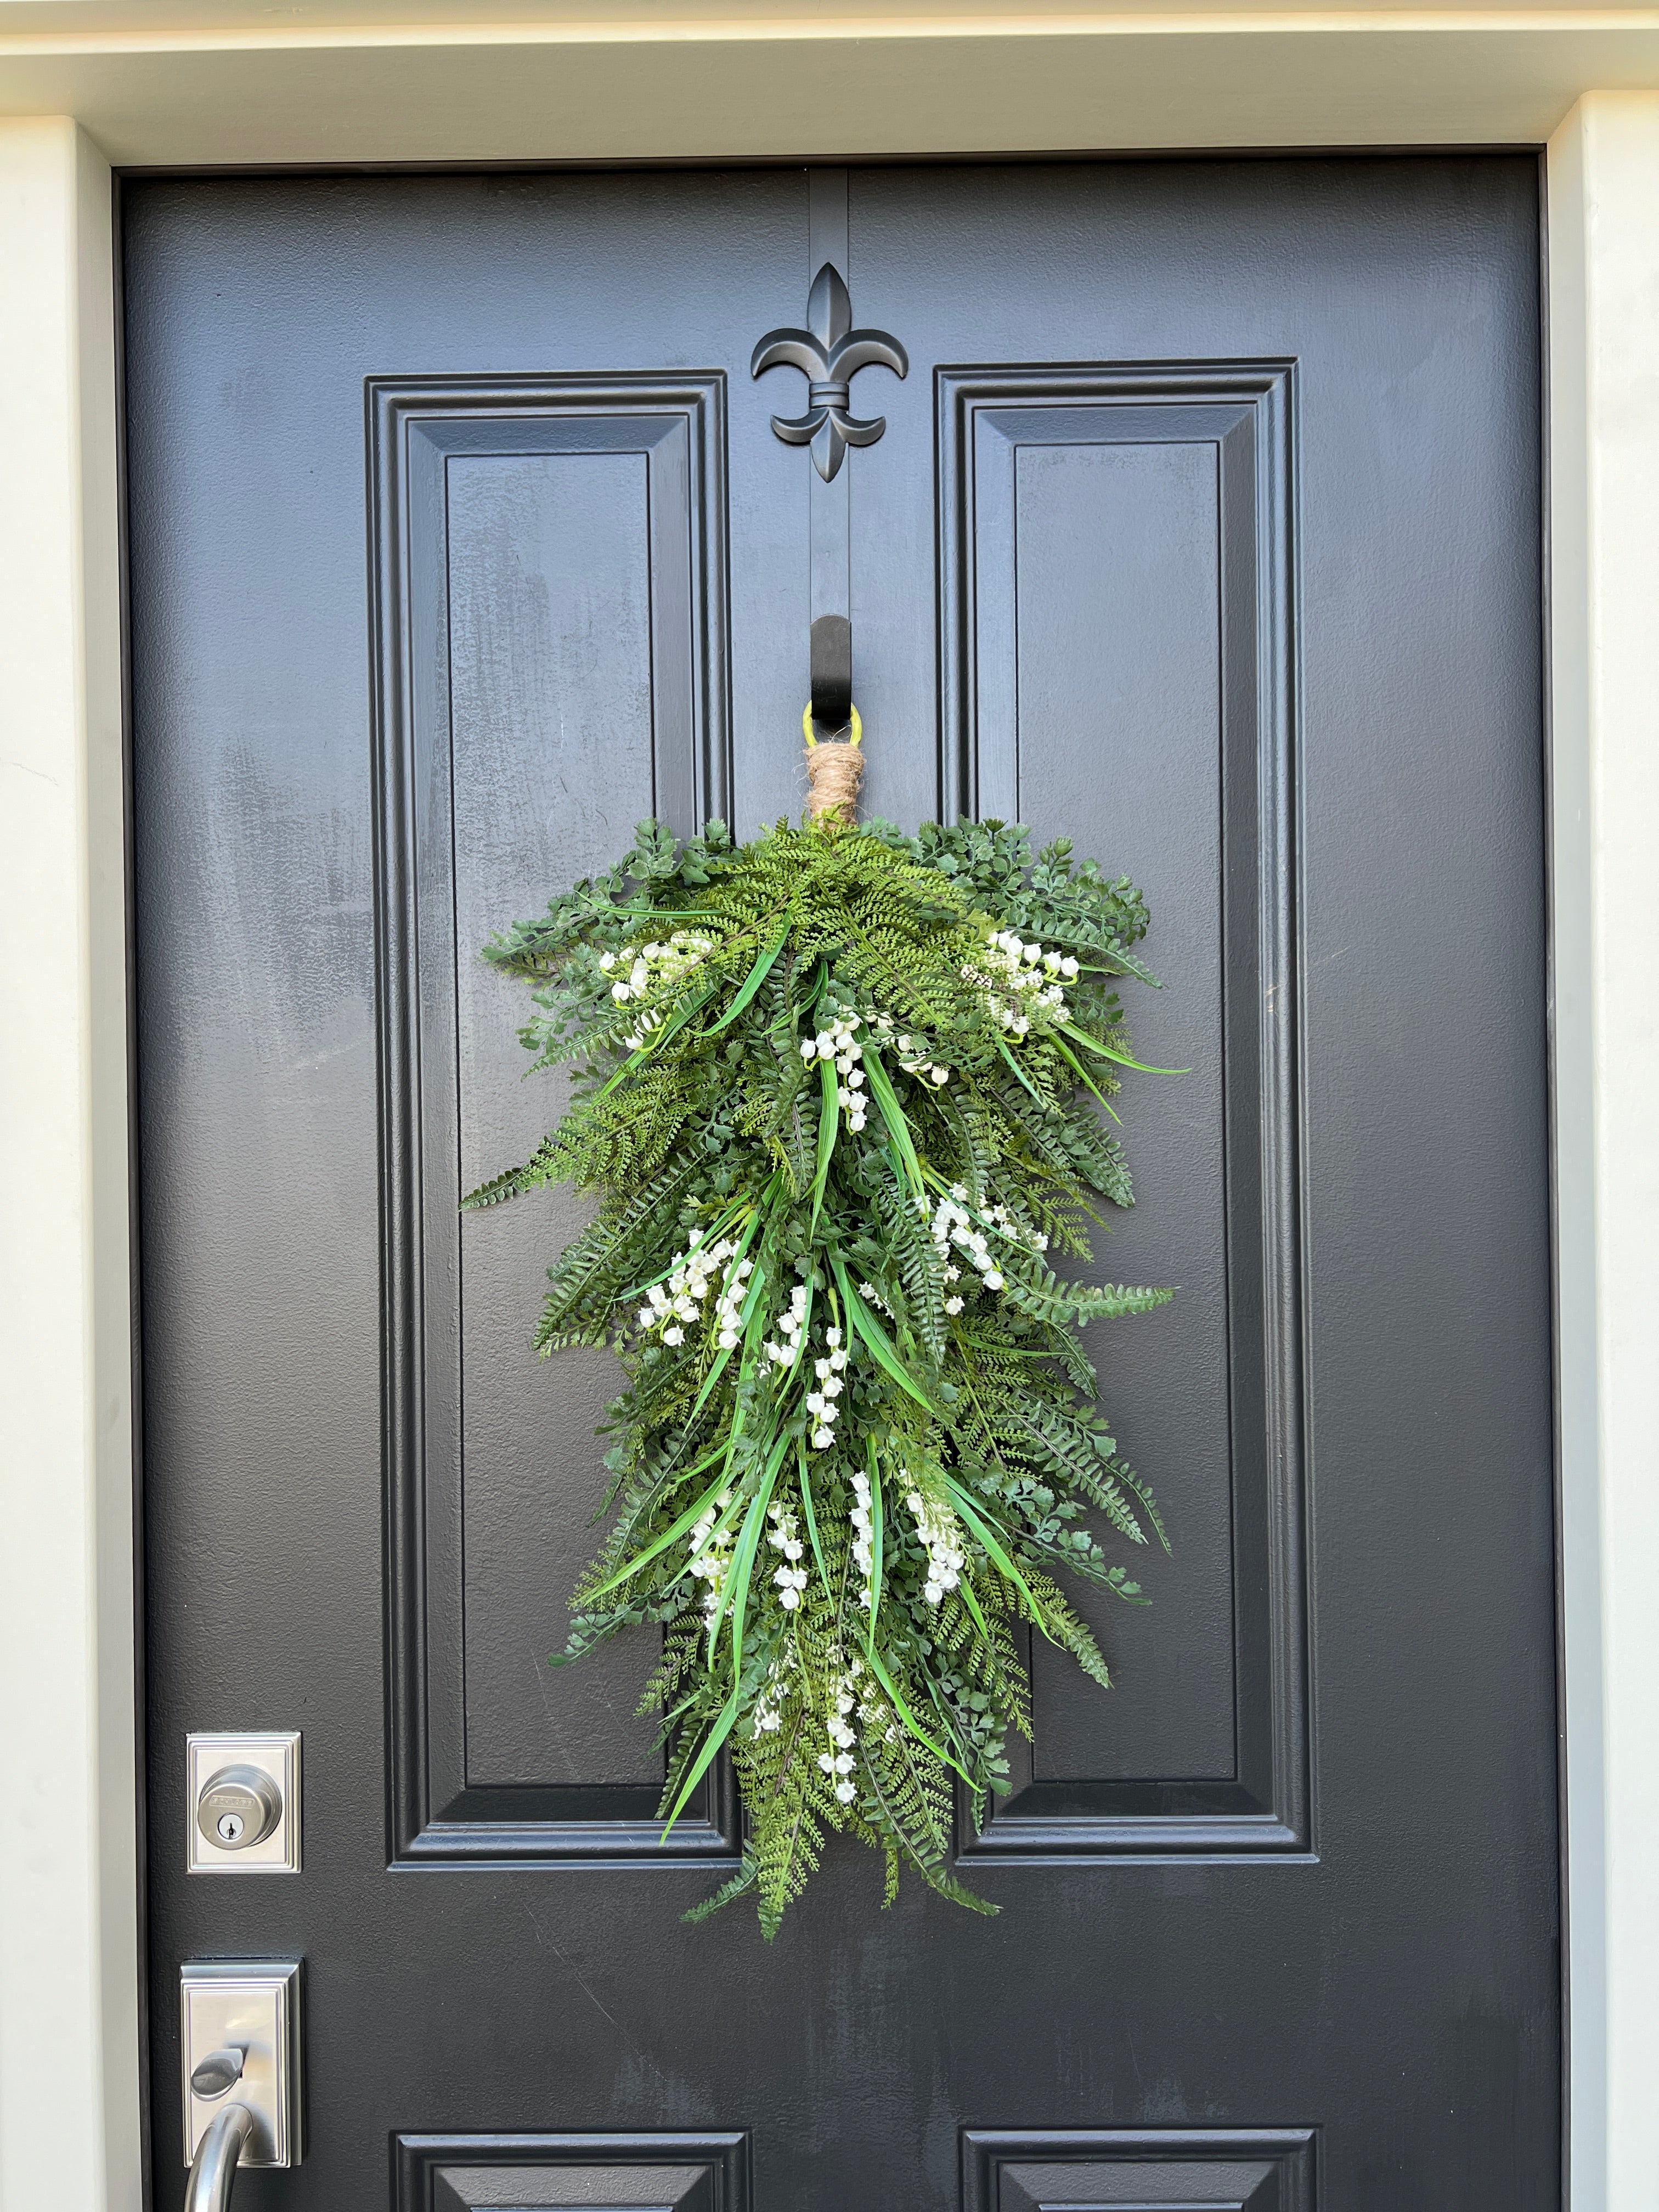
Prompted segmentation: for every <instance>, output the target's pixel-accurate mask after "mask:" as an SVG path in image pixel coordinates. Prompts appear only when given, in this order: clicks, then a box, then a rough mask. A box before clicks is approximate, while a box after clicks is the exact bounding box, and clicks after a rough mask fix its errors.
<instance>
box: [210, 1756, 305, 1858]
mask: <svg viewBox="0 0 1659 2212" xmlns="http://www.w3.org/2000/svg"><path fill="white" fill-rule="evenodd" d="M282 1817H283V1796H282V1792H281V1790H278V1789H277V1787H276V1783H275V1782H274V1781H272V1779H271V1778H270V1775H268V1774H262V1773H261V1772H260V1771H259V1769H258V1767H257V1766H222V1767H221V1768H220V1769H219V1771H218V1772H217V1773H216V1774H211V1775H210V1776H209V1777H208V1779H207V1781H206V1783H205V1784H204V1786H203V1790H202V1794H201V1796H200V1797H199V1798H198V1799H197V1802H196V1825H197V1827H198V1828H199V1829H200V1830H201V1832H202V1833H203V1835H204V1837H205V1838H206V1839H207V1841H208V1842H209V1843H210V1844H216V1846H217V1847H218V1849H219V1850H222V1851H245V1850H250V1849H251V1848H252V1845H253V1844H262V1843H264V1839H265V1838H266V1837H267V1836H268V1835H270V1833H271V1832H272V1831H273V1830H274V1829H275V1827H276V1823H277V1822H278V1820H281V1819H282Z"/></svg>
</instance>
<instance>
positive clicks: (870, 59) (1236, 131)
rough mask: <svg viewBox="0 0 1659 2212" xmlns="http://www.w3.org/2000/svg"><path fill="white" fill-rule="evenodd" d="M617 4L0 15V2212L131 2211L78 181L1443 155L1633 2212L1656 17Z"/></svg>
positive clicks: (1658, 2024) (112, 532)
mask: <svg viewBox="0 0 1659 2212" xmlns="http://www.w3.org/2000/svg"><path fill="white" fill-rule="evenodd" d="M626 4H627V0H613V4H612V5H611V7H610V8H609V9H607V7H606V6H605V0H592V4H587V5H582V4H581V0H568V5H567V6H566V7H565V8H564V9H562V8H561V5H560V0H495V4H493V5H491V6H490V8H489V20H488V21H471V20H468V19H467V0H299V4H297V5H295V6H292V7H290V8H288V9H284V10H283V13H282V15H281V16H280V17H278V16H277V15H276V11H274V10H264V9H260V8H259V7H258V6H257V5H256V4H255V0H0V737H3V742H0V2212H24V2208H25V2207H32V2206H33V2205H36V2204H51V2205H52V2206H53V2207H55V2208H62V2212H137V2207H138V2206H139V2205H140V2203H141V2202H142V2200H143V2187H144V2184H143V2172H142V2166H141V2156H140V2143H141V2121H140V2090H139V2050H140V2027H139V2022H140V2008H141V1989H140V1980H139V1884H138V1879H137V1864H138V1853H139V1847H140V1838H139V1832H138V1814H137V1803H138V1800H137V1741H136V1730H135V1723H134V1710H135V1701H136V1689H137V1684H136V1671H135V1660H134V1652H135V1606H134V1577H133V1559H134V1518H133V1489H132V1464H133V1462H132V1450H131V1431H132V1416H133V1397H132V1389H131V1341H132V1338H131V1324H132V1299H131V1261H130V1238H129V1231H128V1194H127V1139H128V1075H127V1006H126V993H125V896H126V892H125V832H124V800H123V766H122V691H121V636H120V611H119V590H118V580H119V558H120V555H119V518H118V501H117V479H116V470H115V366H114V365H115V343H114V338H115V326H114V303H115V285H114V279H115V271H114V268H113V264H112V250H111V164H112V162H114V163H118V164H168V165H174V164H176V165H192V164H222V163H237V164H262V165H263V164H280V163H292V162H342V163H349V162H357V161H389V162H421V161H486V160H495V161H534V160H549V159H585V160H605V159H611V160H629V159H636V158H640V157H642V156H647V155H649V156H654V157H673V158H705V157H707V158H718V157H721V156H724V157H726V158H732V157H741V156H744V155H751V156H752V155H794V156H801V157H810V156H813V155H817V156H832V155H847V156H856V155H859V154H860V153H869V154H885V153H890V154H927V153H946V152H964V153H973V152H986V153H990V152H1011V151H1039V152H1040V151H1051V150H1078V149H1088V150H1112V149H1125V150H1133V149H1147V148H1151V147H1168V146H1181V147H1188V148H1200V147H1240V146H1276V147H1284V148H1295V147H1298V146H1302V147H1328V146H1334V145H1390V146H1409V145H1424V146H1429V145H1445V144H1472V143H1480V144H1505V143H1508V144H1547V148H1548V161H1547V179H1548V220H1547V249H1548V264H1549V292H1550V337H1549V376H1550V380H1549V399H1548V435H1549V491H1550V505H1551V550H1550V556H1549V586H1550V638H1551V651H1552V672H1551V699H1552V731H1551V765H1552V784H1553V999H1554V1036H1555V1051H1556V1072H1555V1086H1554V1091H1555V1138H1554V1142H1555V1176H1556V1186H1557V1255H1556V1264H1557V1275H1558V1291H1559V1316H1560V1319H1559V1406H1560V1469H1561V1475H1560V1481H1561V1492H1562V1591H1563V1597H1562V1636H1563V1649H1564V1655H1565V1664H1564V1674H1563V1679H1564V1685H1565V1700H1564V1717H1563V1729H1564V1741H1565V1776H1566V1826H1567V1833H1568V1836H1569V1838H1570V1850H1569V1852H1568V1862H1567V1868H1568V1871H1567V1899H1566V1903H1567V1922H1566V1924H1567V1931H1568V1942H1569V1955H1568V2002H1569V2026H1570V2054H1571V2055H1570V2067H1569V2075H1570V2088H1569V2105H1570V2134H1569V2141H1570V2166H1571V2198H1572V2203H1573V2205H1574V2208H1575V2212H1651V2207H1652V2205H1653V2203H1654V2202H1655V2201H1656V2193H1659V2180H1656V2175H1659V2160H1656V2154H1655V2153H1654V2150H1653V2148H1652V2143H1653V2130H1652V2125H1651V2116H1650V2098H1651V2085H1652V2082H1653V2081H1654V2080H1655V2079H1656V2078H1659V2008H1656V2007H1655V2006H1654V2004H1653V2002H1652V1996H1651V1993H1652V1990H1654V1988H1655V1986H1656V1984H1659V1841H1656V1838H1659V1759H1656V1758H1655V1756H1654V1752H1653V1743H1654V1739H1655V1735H1656V1722H1659V1690H1656V1685H1659V1596H1656V1592H1659V1480H1656V1479H1655V1478H1656V1474H1659V1464H1656V1462H1659V1450H1656V1445H1655V1443H1654V1438H1655V1437H1656V1435H1659V1355H1656V1352H1655V1350H1654V1347H1655V1346H1656V1344H1659V1269H1656V1267H1655V1264H1654V1260H1653V1255H1654V1253H1655V1252H1656V1249H1659V1133H1656V1131H1655V1117H1654V1107H1653V1103H1652V1102H1653V1101H1654V1100H1655V1099H1656V1097H1659V1012H1656V1003H1659V908H1656V901H1655V897H1654V893H1653V889H1652V886H1653V884H1654V881H1655V879H1656V877H1659V867H1656V864H1655V860H1654V857H1653V856H1654V855H1655V854H1656V853H1659V374H1656V364H1659V10H1655V9H1618V8H1612V9H1582V8H1556V9H1514V8H1510V9H1505V8H1500V7H1495V6H1478V5H1465V6H1463V7H1462V8H1458V9H1448V10H1441V11H1437V12H1432V13H1431V12H1428V11H1425V10H1416V9H1407V8H1399V7H1395V8H1389V7H1373V8H1370V9H1360V8H1350V7H1343V6H1332V5H1326V6H1324V7H1322V8H1319V9H1314V8H1311V7H1306V6H1286V7H1283V8H1281V9H1279V10H1278V11H1277V12H1275V13H1273V14H1271V15H1269V14H1266V13H1261V12H1257V11H1253V10H1251V9H1248V8H1245V7H1240V6H1237V5H1233V6H1231V7H1230V6H1226V5H1225V4H1224V5H1212V6H1210V7H1209V8H1208V9H1206V10H1205V11H1204V12H1202V13H1200V12H1197V11H1196V10H1195V9H1191V8H1188V7H1186V6H1183V5H1182V4H1180V0H1144V4H1143V5H1142V6H1141V7H1140V9H1139V11H1138V12H1137V13H1135V14H1133V15H1130V14H1121V15H1112V14H1109V13H1104V12H1101V11H1099V10H1097V9H1091V7H1089V6H1088V5H1087V4H1086V0H1082V3H1081V4H1076V5H1073V6H1072V7H1070V8H1067V7H1066V6H1064V5H1063V4H1060V5H1055V6H1054V7H1053V8H1052V9H1050V10H1049V11H1048V12H1046V13H1044V14H1042V15H1038V14H1036V13H1035V12H1031V11H1025V12H1018V11H1008V10H997V9H991V8H984V9H974V8H972V7H971V6H970V5H968V4H964V0H937V3H936V4H935V5H933V6H932V7H929V6H927V4H926V0H922V3H921V4H917V5H915V6H914V7H913V8H912V9H910V10H909V11H908V13H907V14H906V15H903V16H900V15H879V14H870V15H866V16H864V17H861V18H860V17H854V16H852V15H829V14H827V13H823V12H813V9H812V6H811V0H774V4H771V5H769V6H766V5H764V0H751V4H750V5H749V6H747V7H745V6H744V0H728V5H727V7H726V10H725V12H724V13H722V14H720V15H709V14H707V13H698V12H696V11H695V10H694V9H692V8H690V6H684V7H679V8H677V7H676V6H675V5H674V4H673V0H638V4H637V6H636V8H635V13H634V14H632V15H629V14H627V13H625V12H623V9H624V8H625V6H626ZM479 5H480V7H482V0H479ZM572 8H580V13H573V12H571V9H572ZM647 9H648V10H649V12H648V15H647V13H646V12H645V11H646V10H647ZM1267 2117H1272V2116H1267Z"/></svg>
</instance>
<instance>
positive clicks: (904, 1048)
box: [870, 1014, 951, 1087]
mask: <svg viewBox="0 0 1659 2212" xmlns="http://www.w3.org/2000/svg"><path fill="white" fill-rule="evenodd" d="M870 1026H871V1028H872V1030H874V1031H875V1033H876V1036H877V1037H878V1040H879V1042H881V1043H882V1044H883V1045H884V1046H885V1045H891V1046H892V1048H893V1050H894V1052H895V1053H896V1055H897V1057H898V1064H899V1066H901V1067H902V1069H903V1070H904V1073H906V1074H907V1075H920V1076H923V1077H925V1078H926V1079H927V1081H928V1082H929V1083H931V1084H933V1085H935V1087H937V1086H938V1085H939V1084H941V1083H948V1082H949V1081H950V1080H951V1071H950V1069H949V1068H948V1067H941V1066H939V1062H938V1061H937V1060H934V1058H933V1054H931V1053H930V1052H929V1051H928V1049H927V1039H926V1038H925V1037H915V1036H894V1034H893V1017H892V1016H891V1015H890V1014H878V1015H877V1016H876V1017H875V1019H874V1020H873V1021H872V1023H871V1024H870Z"/></svg>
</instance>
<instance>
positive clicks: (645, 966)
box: [599, 929, 714, 1052]
mask: <svg viewBox="0 0 1659 2212" xmlns="http://www.w3.org/2000/svg"><path fill="white" fill-rule="evenodd" d="M712 951H714V939H713V938H712V937H700V936H698V935H697V934H696V932H695V931H692V930H688V929H677V930H676V931H675V932H674V933H673V935H672V936H671V938H670V939H668V942H667V943H666V944H665V945H657V944H651V945H641V947H640V949H639V951H637V952H636V953H635V954H634V956H633V957H632V959H631V960H630V959H629V956H628V954H627V953H625V952H602V953H601V954H600V955H599V966H600V967H601V968H602V969H604V971H605V974H606V975H611V974H613V973H614V972H615V970H616V969H618V968H620V967H621V966H622V965H623V963H624V962H627V964H628V973H627V974H626V975H618V976H617V981H615V982H614V983H613V984H612V985H611V997H612V998H613V999H614V1000H616V1002H617V1005H618V1006H626V1005H627V1004H628V1003H629V1000H631V999H644V998H647V997H648V996H649V995H650V994H651V993H652V992H653V990H657V989H659V988H660V987H661V986H662V985H663V984H665V983H678V981H679V980H680V978H681V976H682V975H684V974H685V973H686V971H687V970H688V969H691V968H695V967H696V964H697V963H698V961H699V960H701V959H702V957H703V956H704V954H705V953H708V952H712ZM663 1019H664V1017H663V1014H662V1012H661V1010H660V1009H659V1010H658V1011H657V1012H654V1013H642V1014H641V1016H640V1018H639V1020H638V1021H637V1022H636V1023H635V1025H634V1027H633V1029H631V1030H629V1033H628V1035H627V1036H625V1037H624V1038H623V1044H624V1045H626V1047H627V1048H628V1049H629V1052H637V1051H638V1050H639V1048H640V1047H641V1045H642V1044H643V1043H644V1042H645V1041H646V1039H647V1037H648V1036H650V1034H651V1032H652V1031H653V1030H657V1029H660V1028H661V1027H662V1024H663Z"/></svg>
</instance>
